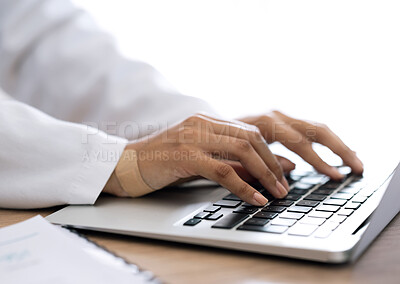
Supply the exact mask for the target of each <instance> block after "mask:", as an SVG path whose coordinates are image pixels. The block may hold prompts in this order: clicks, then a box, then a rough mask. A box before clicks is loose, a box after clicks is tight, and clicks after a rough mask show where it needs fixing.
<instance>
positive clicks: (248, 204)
mask: <svg viewBox="0 0 400 284" xmlns="http://www.w3.org/2000/svg"><path fill="white" fill-rule="evenodd" d="M242 206H244V207H254V208H260V207H262V206H255V205H253V204H250V203H247V202H243V204H242Z"/></svg>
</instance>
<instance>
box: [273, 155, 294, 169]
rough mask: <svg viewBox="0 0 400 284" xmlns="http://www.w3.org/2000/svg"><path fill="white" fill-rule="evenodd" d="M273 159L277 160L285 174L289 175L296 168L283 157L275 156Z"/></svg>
mask: <svg viewBox="0 0 400 284" xmlns="http://www.w3.org/2000/svg"><path fill="white" fill-rule="evenodd" d="M275 157H276V159H277V160H278V162H279V164H281V167H282V170H283V171H284V172H285V173H289V172H291V171H293V170H294V169H295V168H296V164H295V163H293V162H292V161H290V160H289V159H286V158H285V157H282V156H279V155H275Z"/></svg>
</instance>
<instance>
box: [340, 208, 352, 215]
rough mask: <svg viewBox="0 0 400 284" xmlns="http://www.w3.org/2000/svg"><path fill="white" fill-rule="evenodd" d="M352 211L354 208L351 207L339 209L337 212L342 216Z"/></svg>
mask: <svg viewBox="0 0 400 284" xmlns="http://www.w3.org/2000/svg"><path fill="white" fill-rule="evenodd" d="M353 211H354V210H352V209H340V210H339V212H338V213H337V214H338V215H343V216H350V215H351V214H352V213H353Z"/></svg>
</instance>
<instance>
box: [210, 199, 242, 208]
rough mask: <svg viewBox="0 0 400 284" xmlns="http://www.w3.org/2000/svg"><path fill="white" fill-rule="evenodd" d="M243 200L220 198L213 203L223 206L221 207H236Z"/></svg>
mask: <svg viewBox="0 0 400 284" xmlns="http://www.w3.org/2000/svg"><path fill="white" fill-rule="evenodd" d="M240 203H241V201H236V200H220V201H217V202H215V203H214V204H213V205H214V206H221V207H227V208H235V207H238V206H239V205H240Z"/></svg>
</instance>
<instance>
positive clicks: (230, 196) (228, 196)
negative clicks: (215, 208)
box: [222, 193, 241, 201]
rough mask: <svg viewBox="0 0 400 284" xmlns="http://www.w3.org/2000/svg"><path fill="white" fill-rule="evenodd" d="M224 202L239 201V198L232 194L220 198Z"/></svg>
mask: <svg viewBox="0 0 400 284" xmlns="http://www.w3.org/2000/svg"><path fill="white" fill-rule="evenodd" d="M222 199H224V200H234V201H241V200H240V198H239V197H237V196H236V195H234V194H233V193H230V194H228V195H227V196H225V197H224V198H222Z"/></svg>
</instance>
